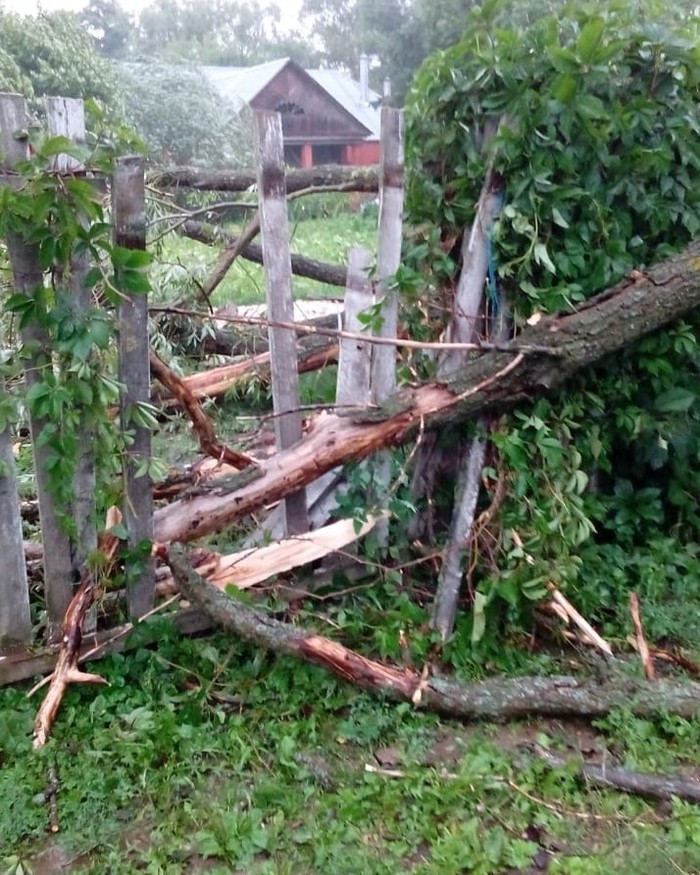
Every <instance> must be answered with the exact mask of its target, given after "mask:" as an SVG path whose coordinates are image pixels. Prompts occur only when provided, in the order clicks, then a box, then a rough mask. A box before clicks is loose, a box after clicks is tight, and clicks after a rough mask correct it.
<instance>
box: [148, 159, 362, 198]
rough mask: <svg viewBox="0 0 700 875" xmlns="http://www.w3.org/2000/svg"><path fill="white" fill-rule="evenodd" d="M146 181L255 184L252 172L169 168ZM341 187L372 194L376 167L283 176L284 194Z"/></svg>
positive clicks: (201, 186)
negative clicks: (284, 183) (285, 190)
mask: <svg viewBox="0 0 700 875" xmlns="http://www.w3.org/2000/svg"><path fill="white" fill-rule="evenodd" d="M148 182H149V184H150V185H154V186H156V187H158V188H194V189H197V190H198V191H247V190H248V189H249V188H252V187H253V186H255V185H257V182H258V180H257V174H256V171H255V170H199V169H196V168H194V167H173V168H171V169H168V170H158V171H156V172H154V173H152V174H150V175H149V178H148ZM339 185H342V186H343V188H344V189H345V190H346V191H359V192H363V191H364V192H370V193H371V192H376V191H377V190H378V188H379V173H378V170H377V168H376V167H342V166H340V165H333V164H329V165H327V166H325V167H309V168H297V169H294V170H290V171H289V173H288V175H287V193H288V194H289V193H291V192H296V191H301V190H302V189H305V188H323V187H325V186H339Z"/></svg>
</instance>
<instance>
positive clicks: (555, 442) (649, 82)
mask: <svg viewBox="0 0 700 875" xmlns="http://www.w3.org/2000/svg"><path fill="white" fill-rule="evenodd" d="M513 8H514V7H513V6H511V5H508V4H505V3H497V2H492V3H486V4H484V5H483V6H482V7H481V8H480V9H479V10H476V11H475V12H474V14H473V15H472V17H471V20H470V25H469V28H468V29H467V31H466V33H465V36H464V38H463V39H462V41H461V42H460V43H459V44H458V45H456V46H454V47H453V48H451V49H449V50H447V51H445V52H441V53H438V54H436V55H435V56H433V57H432V58H431V59H430V60H429V61H428V62H426V64H425V65H424V66H423V68H422V69H421V70H420V72H419V74H418V75H417V77H416V80H415V84H414V88H413V90H412V92H411V95H410V98H409V105H408V108H407V156H408V161H409V165H410V170H411V174H410V182H409V187H408V192H407V205H408V209H409V215H410V219H411V220H412V222H413V223H414V225H415V227H416V232H415V235H414V236H413V242H412V243H409V245H408V250H407V261H408V265H407V267H406V268H405V269H404V274H403V276H401V277H398V281H399V284H401V283H402V282H403V284H404V285H405V286H406V287H407V288H408V289H409V290H410V291H411V292H412V293H414V294H415V292H416V291H418V292H419V293H420V292H421V285H420V281H417V279H416V278H417V277H418V278H420V277H421V276H422V277H428V280H425V279H423V293H425V292H426V283H432V288H430V287H428V290H427V293H428V294H434V293H437V292H439V291H440V287H441V286H442V287H443V288H444V287H447V288H448V289H449V288H450V284H451V283H452V281H453V279H454V275H455V273H456V270H457V265H456V246H455V241H456V240H458V239H459V236H460V235H461V233H462V232H463V229H464V228H465V227H468V226H469V223H470V222H471V221H472V220H473V218H474V213H475V205H476V203H477V201H478V198H479V192H480V190H481V186H482V184H483V180H484V178H485V175H486V172H487V169H488V167H489V166H492V167H493V170H494V172H495V175H496V179H497V180H498V181H499V183H500V184H501V186H502V189H503V192H504V205H503V208H502V210H501V214H500V216H499V218H498V220H497V221H496V223H495V226H494V227H493V229H492V233H491V238H492V239H491V244H492V252H493V261H494V266H495V268H496V273H497V282H498V285H499V287H500V289H499V290H500V292H501V295H502V296H503V297H504V298H505V300H506V302H507V307H508V310H509V312H510V313H512V318H513V321H514V324H515V326H516V327H518V326H520V325H522V324H524V322H525V320H526V319H527V318H529V317H530V316H532V315H533V314H534V313H536V312H544V313H552V312H557V311H562V310H564V311H566V310H571V309H575V308H576V307H577V306H578V305H580V303H581V302H583V301H584V300H586V299H588V298H590V297H591V296H593V295H595V294H596V293H598V292H600V291H603V290H605V289H606V288H609V287H610V286H611V285H613V284H614V283H616V282H618V281H619V280H621V279H622V278H624V277H625V276H626V275H627V274H629V273H630V272H631V271H632V270H633V269H640V268H643V267H644V266H646V265H649V264H652V263H654V262H658V261H660V260H663V259H664V258H666V257H668V256H669V255H670V254H671V253H673V252H675V251H678V250H679V249H681V248H682V247H683V246H684V245H686V244H687V243H688V242H689V241H690V240H691V239H692V238H693V237H694V236H696V235H697V233H698V231H699V230H700V138H699V137H698V133H700V110H699V105H700V104H699V103H698V97H699V96H700V66H699V65H698V61H699V60H700V45H699V43H698V19H697V17H693V16H692V15H690V14H689V13H688V14H687V15H683V14H682V10H681V11H679V10H678V9H675V8H674V9H673V10H666V9H664V8H662V7H661V6H660V4H658V3H656V2H653V0H645V2H636V3H621V2H617V0H608V2H604V3H596V4H592V5H585V6H578V7H577V6H573V5H569V6H564V7H562V8H561V9H560V10H559V11H558V13H557V14H556V15H542V16H541V17H539V18H534V21H532V22H531V23H527V22H526V23H525V24H523V25H522V26H518V27H515V26H512V21H513ZM528 10H529V11H531V10H530V7H528ZM521 11H522V10H521ZM525 18H526V19H527V16H525ZM519 20H520V21H522V20H523V18H522V16H521V18H520V19H519ZM489 130H490V131H492V132H493V135H492V137H491V139H490V140H489V137H488V135H487V134H486V133H485V132H487V131H489ZM434 229H437V230H434ZM446 253H448V254H447V255H446ZM433 289H434V291H433ZM699 369H700V346H699V345H698V335H697V320H694V321H693V320H689V321H685V322H679V323H678V324H676V325H674V326H672V327H671V328H670V329H668V330H666V331H662V332H658V333H656V334H655V335H653V336H651V337H648V338H646V339H645V340H643V341H641V342H639V343H637V344H635V345H634V346H633V347H632V348H630V349H628V350H626V351H625V352H624V353H623V354H621V355H618V356H616V358H615V360H614V361H606V362H604V363H603V364H602V365H600V366H598V367H595V368H592V369H589V370H588V371H587V372H586V373H583V374H581V375H579V377H578V378H577V379H575V380H574V381H572V382H570V383H569V384H568V385H567V387H566V389H565V390H563V391H560V392H558V393H557V394H556V395H555V396H554V397H550V398H547V399H541V400H539V401H537V402H536V403H535V404H533V405H532V406H531V407H530V408H529V409H523V408H521V410H520V411H518V412H517V413H515V414H513V415H511V416H509V417H506V418H504V419H502V420H501V421H500V422H498V423H497V424H496V425H495V426H494V428H493V432H492V443H493V447H494V450H495V452H494V454H493V457H492V459H491V466H490V468H489V469H488V470H487V472H486V474H487V486H488V489H487V495H488V498H489V499H493V498H494V497H495V496H496V494H497V488H496V487H497V484H499V483H502V482H505V484H506V489H505V498H504V499H503V500H502V501H501V503H500V506H499V508H498V510H499V513H498V516H497V519H496V521H495V522H494V523H493V524H492V525H491V527H490V530H489V531H488V532H481V533H480V536H481V541H479V542H478V544H477V546H481V547H485V546H486V545H488V550H482V552H481V556H480V559H479V565H478V566H477V568H476V570H475V574H474V581H475V584H476V585H477V586H478V588H479V589H480V590H481V597H480V599H479V600H477V605H478V606H480V607H481V609H484V608H485V607H487V606H488V605H489V604H491V605H494V604H497V603H499V602H500V603H501V604H502V603H503V601H505V602H506V603H508V604H510V605H512V606H513V607H515V608H518V607H519V606H520V605H522V604H523V597H530V598H537V597H539V596H540V595H541V594H542V592H543V589H542V587H543V585H544V584H545V583H546V582H548V581H554V582H556V583H557V584H566V583H570V584H574V583H580V584H581V585H582V588H583V586H585V585H587V581H588V574H587V572H586V567H585V566H584V565H583V563H582V559H583V557H584V555H585V558H586V563H587V564H588V563H590V562H591V561H592V556H595V555H599V556H601V557H603V556H605V555H607V558H608V560H609V559H610V557H611V555H612V554H611V553H610V550H614V548H615V546H616V547H617V548H619V549H621V550H623V551H630V552H632V553H633V552H634V551H635V550H637V549H639V548H640V547H641V546H642V545H646V544H648V543H649V542H650V541H651V540H653V541H654V542H655V543H660V542H661V541H660V539H661V540H663V539H664V538H666V537H668V538H671V539H672V540H673V542H674V543H675V544H676V549H677V550H678V552H679V553H682V552H683V550H684V547H683V543H684V540H686V539H688V540H692V541H696V540H697V539H698V536H699V535H700V517H699V516H698V513H697V510H696V506H695V499H694V498H693V496H695V495H697V494H698V491H699V487H700V480H699V479H698V473H697V458H698V451H699V449H700V404H699V403H698V397H699V395H698V390H697V385H698V384H697V378H698V370H699ZM676 539H678V540H676ZM594 545H597V546H594ZM597 548H599V549H600V551H601V552H600V553H596V549H597ZM606 551H607V554H606ZM621 570H622V579H620V580H619V581H618V583H619V585H620V586H623V587H624V586H630V585H632V583H633V581H634V580H635V578H636V575H635V573H634V571H633V569H632V567H631V565H630V564H629V563H623V568H622V569H621ZM614 579H615V580H617V577H614ZM623 595H624V594H623V593H620V592H619V591H617V592H616V593H615V594H614V596H613V600H614V599H618V600H619V599H620V598H621V596H623ZM625 603H626V600H625Z"/></svg>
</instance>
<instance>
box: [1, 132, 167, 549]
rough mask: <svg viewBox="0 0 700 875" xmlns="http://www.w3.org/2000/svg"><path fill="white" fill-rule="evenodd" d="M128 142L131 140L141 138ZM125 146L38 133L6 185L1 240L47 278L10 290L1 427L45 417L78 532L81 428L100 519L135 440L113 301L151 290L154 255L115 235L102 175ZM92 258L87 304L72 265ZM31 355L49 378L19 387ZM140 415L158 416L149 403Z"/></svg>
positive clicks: (55, 477) (64, 512) (64, 513)
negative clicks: (124, 409)
mask: <svg viewBox="0 0 700 875" xmlns="http://www.w3.org/2000/svg"><path fill="white" fill-rule="evenodd" d="M128 144H129V145H130V146H133V140H131V139H129V140H128ZM125 145H126V143H125V142H124V141H123V137H122V136H121V134H120V133H119V132H114V131H112V132H111V142H110V144H109V146H108V147H105V146H104V144H100V145H99V146H97V147H91V148H87V147H78V146H75V145H74V144H73V143H72V142H71V141H69V140H68V139H66V138H64V137H52V138H47V137H42V136H40V135H38V136H36V137H33V138H32V152H33V154H32V157H31V158H29V159H27V160H26V161H24V162H21V163H19V164H18V165H17V166H16V167H15V169H14V172H15V173H16V182H15V184H13V185H12V186H3V187H0V239H7V238H14V239H15V240H21V241H22V243H23V244H25V245H27V246H30V247H32V248H33V250H34V252H35V254H36V257H37V259H38V263H39V265H40V268H41V270H43V272H44V281H43V282H42V283H40V284H38V285H37V286H36V287H35V288H33V289H29V290H22V291H19V290H12V289H9V290H8V293H7V294H6V295H5V296H4V300H3V316H2V319H3V323H4V333H5V338H6V342H5V344H4V346H5V347H6V351H5V355H4V358H3V365H2V367H3V376H4V377H5V390H4V392H3V395H2V401H1V402H0V427H2V428H5V427H7V426H8V424H15V423H16V422H17V421H18V417H21V416H22V411H23V410H26V411H31V413H32V414H33V416H34V417H36V418H39V419H40V420H42V421H43V422H44V425H43V428H42V430H41V433H40V434H39V435H36V436H35V440H36V441H37V442H38V443H40V444H41V445H42V446H44V447H46V448H48V450H49V462H48V466H47V473H48V483H49V488H50V489H51V492H52V493H53V494H54V495H55V497H56V498H57V500H58V508H59V511H60V513H61V517H62V520H63V522H64V524H65V527H66V528H67V530H68V531H69V533H71V534H72V533H73V526H74V521H73V519H72V508H73V506H74V503H75V498H76V496H75V489H74V475H75V471H76V463H77V455H78V443H79V438H80V436H81V434H82V435H84V434H85V433H86V432H87V433H88V434H90V436H91V440H92V447H91V452H92V454H93V455H94V461H95V468H96V477H97V488H96V495H95V498H96V508H95V509H96V512H97V514H98V518H103V516H104V511H105V510H106V508H107V507H109V506H110V505H111V504H113V503H114V502H115V500H116V498H117V494H116V493H117V491H118V486H117V485H116V484H117V480H116V479H115V477H114V475H115V474H116V473H117V472H118V471H119V470H120V469H121V461H122V455H123V453H124V452H125V451H126V449H127V447H128V443H129V434H128V432H126V433H125V432H122V431H121V430H120V428H119V426H118V423H117V420H116V417H115V415H114V407H115V405H116V404H117V402H118V399H119V393H120V388H121V387H120V384H119V382H118V380H117V378H116V377H115V373H116V358H115V350H114V344H113V342H112V341H113V338H114V337H115V335H116V330H117V329H116V324H115V315H114V305H116V303H117V302H118V300H119V297H120V294H121V293H120V291H119V290H120V289H121V290H127V291H129V292H143V293H146V292H147V291H148V289H149V283H148V278H147V273H146V269H147V267H148V264H149V256H148V255H147V254H146V253H145V252H141V251H135V250H129V249H125V248H123V247H120V246H117V245H115V244H114V242H113V227H112V224H111V223H110V216H109V213H108V211H107V209H106V206H105V203H106V200H105V186H104V184H103V183H101V182H100V180H106V179H108V178H109V175H110V173H111V170H112V165H113V160H114V156H115V154H116V153H117V151H119V150H120V149H123V148H124V147H125ZM57 155H69V156H72V157H73V158H75V159H77V160H78V161H79V162H80V163H81V165H82V167H83V168H85V169H84V170H83V171H82V172H81V173H80V174H75V175H71V174H65V173H58V172H56V171H54V169H53V163H54V159H55V157H56V156H57ZM85 264H87V265H90V264H92V265H93V267H92V268H90V269H85V268H84V267H83V268H82V274H83V276H82V281H81V283H80V285H81V286H83V287H84V288H85V289H92V302H91V303H89V304H87V305H85V304H84V303H78V301H77V299H76V289H75V284H74V283H73V284H72V280H73V277H72V271H74V270H78V269H81V265H83V266H84V265H85ZM117 276H118V281H117ZM28 326H37V327H39V328H40V329H41V330H42V332H43V336H44V337H45V339H46V347H45V348H44V349H40V350H36V349H30V348H28V346H27V344H26V343H25V344H22V343H21V342H20V341H19V333H20V332H21V331H22V330H23V329H25V328H27V327H28ZM30 345H31V344H30ZM27 354H32V355H34V356H35V358H34V359H33V364H34V365H38V367H39V370H40V375H41V378H40V380H38V381H34V382H33V383H32V385H31V386H30V387H29V388H28V389H27V390H26V391H20V386H21V385H22V384H21V380H20V379H19V378H20V377H21V374H22V372H23V370H24V369H25V367H26V355H27ZM37 356H38V357H37ZM134 415H135V416H136V417H137V418H139V417H140V418H141V420H144V421H147V422H149V423H151V424H153V419H152V415H151V412H150V411H149V410H148V409H146V408H145V407H144V409H139V410H138V411H135V413H134Z"/></svg>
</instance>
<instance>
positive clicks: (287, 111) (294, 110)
mask: <svg viewBox="0 0 700 875" xmlns="http://www.w3.org/2000/svg"><path fill="white" fill-rule="evenodd" d="M275 112H279V113H282V115H304V107H303V106H299V104H298V103H294V102H293V101H291V100H285V101H282V103H278V104H277V106H276V107H275Z"/></svg>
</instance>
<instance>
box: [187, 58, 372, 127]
mask: <svg viewBox="0 0 700 875" xmlns="http://www.w3.org/2000/svg"><path fill="white" fill-rule="evenodd" d="M288 65H290V66H294V67H295V68H296V69H297V70H298V71H300V72H301V73H302V74H306V75H308V76H309V78H310V79H312V80H313V82H314V83H315V84H316V85H317V86H319V87H320V88H321V89H323V91H325V92H326V94H328V95H329V97H330V98H331V99H332V100H333V101H334V102H335V103H337V104H338V105H339V106H340V107H341V108H342V109H343V110H344V111H345V112H347V113H348V114H349V115H350V116H352V118H354V119H355V121H357V122H359V124H361V125H362V126H363V127H364V128H366V130H367V131H369V134H368V137H367V139H371V140H378V139H379V133H380V125H379V111H378V110H377V109H376V108H375V107H374V106H372V103H377V102H378V101H379V100H380V96H379V95H378V94H377V93H376V92H374V91H370V93H369V100H370V101H371V102H370V103H366V102H363V100H362V93H361V90H360V84H359V82H356V81H355V80H354V79H352V78H351V77H350V76H348V75H347V74H346V73H343V72H341V71H340V70H304V69H303V68H302V67H299V66H298V65H297V64H296V63H295V62H294V61H292V60H291V58H281V59H280V60H278V61H268V62H267V63H266V64H257V65H256V66H254V67H212V66H206V67H201V68H200V69H201V70H202V72H203V73H204V75H205V76H206V77H207V78H208V79H209V81H210V82H211V83H212V85H214V87H215V88H216V89H217V90H218V91H219V92H220V94H221V95H222V96H224V97H226V98H227V99H228V100H229V101H231V102H232V103H234V104H237V105H238V106H242V105H244V104H249V103H251V101H253V100H254V99H255V98H256V97H257V96H258V95H259V94H260V93H261V92H262V91H263V90H264V89H265V88H266V86H267V85H269V84H270V82H272V80H273V79H274V78H275V77H276V76H277V75H278V74H279V73H280V72H281V71H282V70H284V68H285V67H287V66H288Z"/></svg>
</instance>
